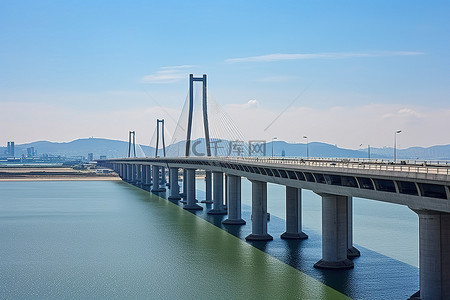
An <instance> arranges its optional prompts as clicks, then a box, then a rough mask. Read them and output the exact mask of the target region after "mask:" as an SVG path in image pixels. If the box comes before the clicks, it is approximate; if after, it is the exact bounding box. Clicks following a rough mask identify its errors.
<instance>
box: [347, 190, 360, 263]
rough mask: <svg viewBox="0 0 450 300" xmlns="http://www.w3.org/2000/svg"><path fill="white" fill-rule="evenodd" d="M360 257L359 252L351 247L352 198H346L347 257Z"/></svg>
mask: <svg viewBox="0 0 450 300" xmlns="http://www.w3.org/2000/svg"><path fill="white" fill-rule="evenodd" d="M358 256H361V252H359V250H358V249H356V248H355V247H354V246H353V198H352V197H347V257H358Z"/></svg>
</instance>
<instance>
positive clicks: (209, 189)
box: [202, 171, 213, 204]
mask: <svg viewBox="0 0 450 300" xmlns="http://www.w3.org/2000/svg"><path fill="white" fill-rule="evenodd" d="M205 194H206V199H205V200H203V201H202V203H206V204H211V203H213V201H212V173H211V171H206V172H205Z"/></svg>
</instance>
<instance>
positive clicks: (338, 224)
mask: <svg viewBox="0 0 450 300" xmlns="http://www.w3.org/2000/svg"><path fill="white" fill-rule="evenodd" d="M320 195H321V196H322V259H321V260H320V261H318V262H316V263H315V264H314V267H315V268H322V269H349V268H353V262H352V261H351V260H349V259H348V258H347V248H348V247H347V243H348V238H347V234H348V231H347V221H348V218H347V213H348V209H347V204H348V197H346V196H339V195H331V194H320Z"/></svg>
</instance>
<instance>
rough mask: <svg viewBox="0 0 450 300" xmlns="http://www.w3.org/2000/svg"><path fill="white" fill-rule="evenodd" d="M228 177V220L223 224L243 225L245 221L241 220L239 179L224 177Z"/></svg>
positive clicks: (230, 176) (232, 176)
mask: <svg viewBox="0 0 450 300" xmlns="http://www.w3.org/2000/svg"><path fill="white" fill-rule="evenodd" d="M226 176H227V177H228V188H227V190H226V192H225V193H226V194H228V206H227V209H228V219H226V220H225V221H223V222H222V223H223V224H228V225H244V224H245V221H244V220H243V219H242V218H241V177H240V176H235V175H226Z"/></svg>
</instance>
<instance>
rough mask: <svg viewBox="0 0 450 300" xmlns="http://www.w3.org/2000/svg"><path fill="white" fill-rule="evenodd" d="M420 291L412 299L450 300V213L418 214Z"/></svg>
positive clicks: (429, 211)
mask: <svg viewBox="0 0 450 300" xmlns="http://www.w3.org/2000/svg"><path fill="white" fill-rule="evenodd" d="M413 210H414V211H415V212H416V213H417V214H418V215H419V277H420V291H419V292H418V293H416V294H414V295H413V296H412V297H411V299H424V300H427V299H450V213H445V212H438V211H431V210H417V209H413Z"/></svg>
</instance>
